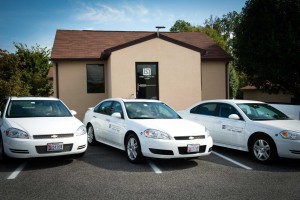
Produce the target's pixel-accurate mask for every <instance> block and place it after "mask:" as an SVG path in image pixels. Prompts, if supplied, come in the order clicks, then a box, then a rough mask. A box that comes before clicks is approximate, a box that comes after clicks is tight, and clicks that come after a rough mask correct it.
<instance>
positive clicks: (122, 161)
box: [78, 143, 197, 173]
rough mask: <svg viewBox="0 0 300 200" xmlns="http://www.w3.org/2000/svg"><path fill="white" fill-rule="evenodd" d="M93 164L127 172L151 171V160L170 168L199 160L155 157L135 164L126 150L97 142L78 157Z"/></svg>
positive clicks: (193, 164) (187, 165)
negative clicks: (127, 155) (129, 159)
mask: <svg viewBox="0 0 300 200" xmlns="http://www.w3.org/2000/svg"><path fill="white" fill-rule="evenodd" d="M78 160H80V161H84V162H86V163H89V164H91V165H93V166H96V167H99V168H104V169H107V170H115V171H127V172H151V173H153V169H152V168H151V167H150V166H149V162H154V163H157V164H158V165H159V167H161V166H163V168H166V169H168V171H170V170H180V169H187V168H192V167H195V166H197V162H195V161H193V160H184V159H153V158H145V159H144V161H143V162H141V163H139V164H133V163H131V162H129V161H128V160H127V157H126V152H125V151H122V150H119V149H116V148H113V147H110V146H108V145H105V144H102V143H97V144H96V145H94V146H89V147H88V150H87V152H86V153H85V155H84V156H83V157H82V158H78Z"/></svg>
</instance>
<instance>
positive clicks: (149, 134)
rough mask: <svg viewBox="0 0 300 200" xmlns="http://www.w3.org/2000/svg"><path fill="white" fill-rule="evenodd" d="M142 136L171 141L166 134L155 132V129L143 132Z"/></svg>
mask: <svg viewBox="0 0 300 200" xmlns="http://www.w3.org/2000/svg"><path fill="white" fill-rule="evenodd" d="M144 135H145V136H146V137H147V138H153V139H163V140H171V137H170V136H169V134H167V133H165V132H162V131H159V130H155V129H147V130H145V131H144Z"/></svg>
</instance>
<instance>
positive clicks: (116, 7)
mask: <svg viewBox="0 0 300 200" xmlns="http://www.w3.org/2000/svg"><path fill="white" fill-rule="evenodd" d="M245 2H246V0H0V49H2V50H7V51H9V52H10V53H14V52H15V51H16V49H15V47H14V43H21V44H24V45H27V47H28V48H30V47H31V46H36V45H39V46H41V47H47V49H50V50H51V49H52V47H53V42H54V38H55V33H56V30H58V29H60V30H105V31H156V28H155V27H156V26H165V27H166V28H165V29H163V30H161V31H169V30H170V28H171V27H172V26H173V25H174V24H175V22H176V21H177V20H184V21H186V22H189V23H191V24H192V25H194V26H197V25H203V23H204V21H205V19H209V18H210V16H213V17H222V16H223V15H225V14H227V13H229V12H232V11H237V12H241V11H242V8H243V7H244V6H245Z"/></svg>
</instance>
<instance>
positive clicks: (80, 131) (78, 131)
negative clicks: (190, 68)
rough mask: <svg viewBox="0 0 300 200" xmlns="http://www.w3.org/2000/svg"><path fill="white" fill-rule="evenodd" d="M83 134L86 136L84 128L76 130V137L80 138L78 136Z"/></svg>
mask: <svg viewBox="0 0 300 200" xmlns="http://www.w3.org/2000/svg"><path fill="white" fill-rule="evenodd" d="M84 134H86V128H85V126H83V125H82V126H80V127H79V128H78V129H77V131H76V135H77V136H80V135H84Z"/></svg>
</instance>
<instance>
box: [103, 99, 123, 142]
mask: <svg viewBox="0 0 300 200" xmlns="http://www.w3.org/2000/svg"><path fill="white" fill-rule="evenodd" d="M116 113H120V116H115V115H113V114H116ZM110 114H111V115H110V116H108V117H107V123H108V129H107V132H106V133H105V137H106V140H107V141H108V142H109V143H110V144H112V145H113V146H117V147H121V146H123V145H124V143H123V136H124V134H125V132H126V130H125V127H124V126H125V120H124V111H123V108H122V105H121V103H120V102H118V101H113V103H112V105H111V110H110Z"/></svg>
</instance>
